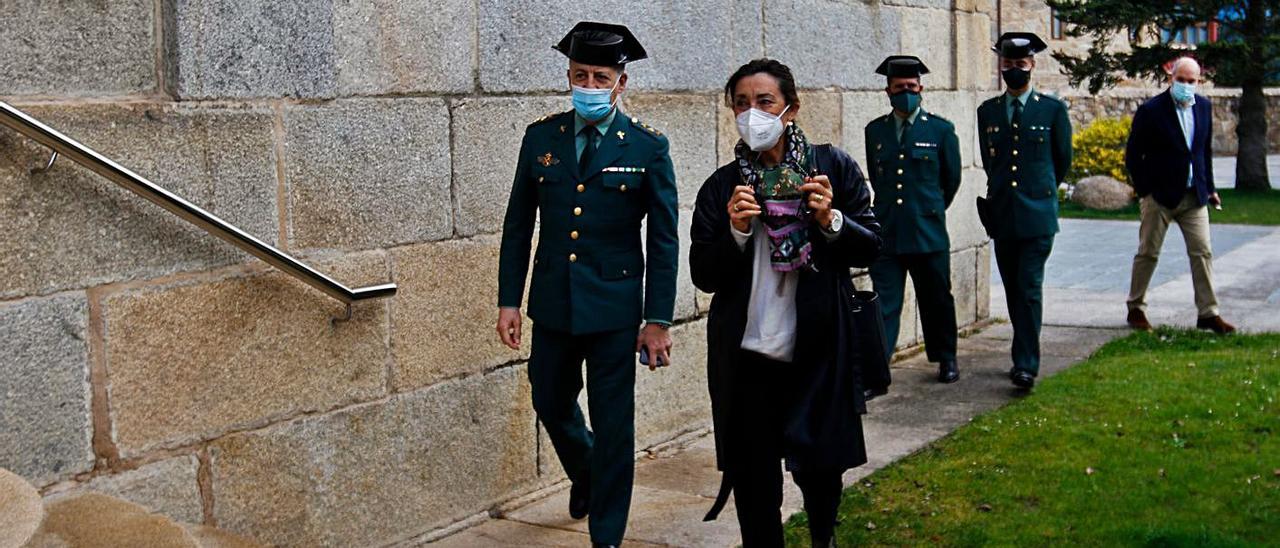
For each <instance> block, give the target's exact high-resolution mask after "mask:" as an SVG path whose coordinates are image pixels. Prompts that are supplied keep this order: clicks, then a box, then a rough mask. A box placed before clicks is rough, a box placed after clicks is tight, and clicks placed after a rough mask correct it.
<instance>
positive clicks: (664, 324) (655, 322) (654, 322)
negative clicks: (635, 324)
mask: <svg viewBox="0 0 1280 548" xmlns="http://www.w3.org/2000/svg"><path fill="white" fill-rule="evenodd" d="M644 323H651V324H656V325H661V326H663V327H671V322H669V321H667V320H645V321H644Z"/></svg>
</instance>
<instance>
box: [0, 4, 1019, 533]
mask: <svg viewBox="0 0 1280 548" xmlns="http://www.w3.org/2000/svg"><path fill="white" fill-rule="evenodd" d="M10 4H12V3H10ZM995 18H996V14H995V12H994V6H993V4H992V2H991V1H989V0H956V1H954V2H953V1H952V0H886V1H850V0H840V1H836V0H719V1H705V2H703V1H700V2H686V1H678V0H657V1H653V2H643V3H641V2H623V1H606V2H591V3H587V4H584V3H582V2H572V1H568V0H519V1H505V0H503V1H499V0H479V1H476V0H430V1H427V0H413V1H391V0H356V1H347V0H343V1H335V0H301V1H295V2H271V1H266V0H180V1H174V0H102V1H97V2H36V1H26V0H19V2H18V5H16V6H13V5H10V6H8V7H7V9H6V10H5V24H4V25H0V51H4V52H5V55H3V56H2V57H0V75H3V78H0V99H3V100H4V101H6V102H10V103H12V104H14V105H16V106H18V107H19V108H21V109H23V110H25V111H26V112H28V113H30V114H32V115H34V116H36V117H37V118H39V119H41V120H43V121H45V122H46V123H48V124H50V125H51V126H53V127H54V128H57V129H59V130H61V131H63V132H64V133H66V134H68V135H69V136H71V137H72V138H75V139H78V140H80V141H82V142H83V143H85V144H87V145H89V146H91V147H94V148H96V149H97V150H98V151H100V152H102V153H104V154H106V155H107V156H109V157H111V158H114V159H116V160H118V161H119V162H120V163H121V164H123V165H125V166H127V167H130V168H132V169H134V170H136V171H138V172H139V173H141V174H142V175H144V176H146V177H148V178H151V179H152V180H153V181H155V182H157V183H158V184H160V185H162V186H164V187H166V188H168V189H170V190H172V191H174V192H176V193H177V194H179V195H181V196H183V197H185V198H187V199H190V200H192V201H193V202H195V203H197V204H198V205H200V206H202V207H205V208H207V209H209V210H211V211H212V212H214V213H215V214H217V215H219V216H221V217H223V218H224V219H227V220H228V221H230V222H232V223H234V224H236V225H237V226H239V227H240V228H242V229H245V230H247V231H248V232H250V233H252V234H254V235H256V236H258V237H260V238H262V239H264V240H266V241H268V242H270V243H272V244H274V245H276V246H279V247H281V248H283V249H285V250H287V251H288V252H290V253H292V254H295V255H296V256H299V257H301V258H303V259H304V260H306V261H308V262H310V263H312V264H313V265H315V266H317V267H318V268H320V269H321V270H322V271H324V272H327V273H331V274H332V275H333V276H334V277H335V278H337V279H338V280H340V281H342V282H345V283H348V284H350V285H356V284H366V283H380V282H385V281H388V280H394V281H395V282H396V283H398V284H399V285H400V293H399V295H398V296H396V297H394V298H392V299H389V300H385V301H378V302H371V303H363V304H360V305H357V306H356V307H355V310H354V317H353V318H352V319H351V320H350V321H346V322H336V323H335V322H332V321H331V318H332V317H334V316H338V315H341V313H342V307H341V306H340V305H339V304H338V303H336V302H335V301H332V300H331V299H328V298H327V297H325V296H324V295H322V294H321V293H319V292H317V291H315V290H312V289H310V288H308V287H307V286H304V285H303V284H301V283H298V282H296V281H293V280H292V279H291V278H288V277H286V276H284V275H282V274H280V273H278V272H275V271H273V270H272V269H271V268H269V267H267V266H265V265H264V264H263V263H261V262H258V261H256V260H254V259H252V258H250V257H249V256H247V255H244V254H242V253H240V252H238V251H237V250H235V249H234V248H231V247H230V246H228V245H226V244H224V243H222V242H221V241H218V240H216V239H214V238H212V237H210V236H208V235H207V234H205V233H203V232H201V231H198V230H196V229H194V228H191V227H189V226H187V225H185V224H184V223H182V222H181V221H179V220H177V219H176V218H174V217H173V216H171V215H169V214H168V213H166V212H164V211H162V210H161V209H159V208H157V207H155V206H153V205H151V204H149V203H146V202H145V201H143V200H141V199H139V198H137V197H135V196H133V195H132V194H129V193H127V192H125V191H123V190H121V189H119V188H117V187H115V186H114V185H113V184H111V183H109V182H107V181H106V180H104V179H102V178H100V177H98V176H96V175H94V174H92V173H90V172H89V171H87V170H85V169H82V168H80V167H79V166H77V165H75V164H74V163H72V162H70V161H67V160H60V161H58V162H57V163H56V164H55V165H54V167H53V169H52V170H51V171H49V172H47V173H38V174H32V173H31V172H30V170H31V169H32V168H35V167H38V166H41V165H43V163H44V162H45V161H47V158H48V153H47V151H46V150H44V149H42V148H41V147H40V146H38V145H36V144H34V143H33V142H31V141H29V140H27V139H25V138H23V137H22V136H20V135H18V134H16V133H14V132H13V131H10V130H8V129H0V219H3V220H4V221H3V227H4V231H3V235H2V236H0V371H3V372H4V374H3V375H0V396H2V397H0V467H3V468H7V469H10V470H13V471H15V472H17V473H19V474H20V475H22V476H23V477H25V478H27V479H28V480H30V481H31V482H33V483H35V484H36V485H37V486H39V487H40V488H41V489H42V493H43V494H44V495H45V496H46V497H55V496H58V495H59V494H64V493H69V492H76V491H80V490H85V489H94V490H100V491H105V492H108V493H112V494H117V495H119V496H122V497H124V498H127V499H130V500H133V501H136V502H139V503H141V504H143V505H145V506H148V507H150V508H152V509H154V510H156V511H158V512H162V513H165V514H168V515H170V516H173V517H175V518H177V519H180V520H182V521H186V522H193V523H200V522H203V523H207V524H216V525H217V526H219V527H222V528H225V529H230V530H233V531H238V532H242V533H246V534H248V535H250V536H253V537H256V538H258V539H260V540H263V541H267V542H271V543H278V544H283V545H303V546H313V545H322V544H323V545H377V544H382V543H390V542H396V541H400V540H405V539H412V538H415V537H418V536H421V535H424V534H429V533H430V532H432V531H436V530H439V529H440V528H442V527H447V526H449V525H450V524H454V523H457V522H459V521H460V520H466V519H473V518H474V517H476V516H478V515H482V514H483V513H485V512H486V511H487V510H488V509H490V508H492V507H494V506H495V505H498V504H501V503H503V502H504V501H509V500H511V499H514V498H517V497H520V496H522V495H525V494H527V493H530V492H532V491H534V490H536V489H538V488H540V487H543V486H546V485H549V484H551V483H554V482H557V481H559V480H561V479H562V475H561V472H560V470H559V466H558V465H557V464H556V461H555V457H554V455H553V453H552V451H551V449H550V445H549V443H548V442H547V441H546V439H545V437H543V436H541V435H540V434H539V432H538V428H537V426H536V423H535V417H534V413H533V411H532V409H531V404H530V395H529V387H528V384H527V380H526V375H525V365H524V360H525V359H526V358H527V355H526V354H525V353H523V352H512V351H509V350H507V349H505V347H503V346H501V345H500V344H499V343H498V341H497V338H496V336H495V333H494V321H495V320H496V310H495V305H496V280H497V274H496V269H497V265H498V261H497V250H498V237H497V234H496V233H497V232H498V231H499V230H500V227H501V218H502V213H503V210H504V208H505V204H506V198H507V193H508V189H509V186H510V184H511V179H512V176H513V173H514V169H515V163H514V157H515V153H516V150H517V148H518V146H519V142H520V138H521V135H522V133H523V131H524V128H525V126H526V125H527V124H529V123H530V122H532V121H533V120H535V119H537V118H539V117H541V116H542V115H543V114H546V113H548V112H553V111H563V110H567V109H568V108H569V101H568V98H567V94H566V93H565V92H566V91H567V90H566V88H567V85H566V82H565V79H564V76H563V74H564V70H565V61H564V59H563V57H561V56H560V54H558V53H556V52H554V51H552V50H551V47H550V46H551V44H552V43H554V42H555V41H556V40H557V39H559V38H560V37H561V36H562V35H563V33H564V32H565V31H566V30H567V29H568V28H569V27H570V26H571V25H572V24H573V23H574V22H575V21H577V20H581V19H589V20H604V21H612V22H618V23H624V24H627V25H629V26H630V27H631V28H632V29H633V30H634V31H635V33H636V34H637V36H638V37H639V39H640V40H641V41H642V42H643V43H644V44H645V46H646V47H647V48H648V50H649V52H650V55H651V57H652V58H651V59H650V60H646V61H644V62H641V63H637V64H636V65H635V66H634V67H633V69H632V80H631V84H632V90H633V92H632V93H630V94H629V95H628V97H627V98H626V99H625V108H626V110H627V111H628V113H630V114H632V115H635V116H638V117H639V118H641V119H642V120H643V121H645V122H647V123H649V124H651V125H653V126H655V127H657V128H659V129H660V130H662V131H663V132H664V133H665V134H666V135H667V136H669V137H670V139H671V142H672V155H673V157H674V160H675V164H676V171H677V175H678V179H679V185H680V192H681V196H680V203H681V205H682V208H683V209H682V211H681V221H682V224H683V227H682V229H681V230H682V237H687V234H688V223H689V218H690V212H691V208H692V206H693V202H694V197H695V194H696V191H697V189H698V187H699V186H700V184H701V183H702V181H703V180H704V179H705V178H706V177H707V176H708V175H710V173H711V172H712V171H713V170H714V169H715V167H716V166H717V165H719V164H720V163H722V162H726V161H728V160H729V159H730V157H731V147H732V144H733V142H734V140H736V133H735V129H734V124H733V119H732V116H731V114H730V113H729V111H728V110H727V109H726V108H725V107H724V106H723V101H722V99H721V92H720V90H721V87H722V86H723V83H724V81H725V80H726V79H727V77H728V76H729V74H730V73H731V72H732V71H733V70H734V69H735V68H736V67H737V66H738V65H740V64H741V63H743V62H745V61H747V60H749V59H751V58H755V57H760V56H764V55H767V56H770V57H775V58H778V59H780V60H782V61H784V62H786V63H788V64H790V65H791V66H792V67H793V68H794V69H795V72H796V75H797V77H798V79H799V83H800V85H801V87H802V88H804V91H803V92H802V95H801V98H802V114H801V117H800V120H801V123H802V124H803V125H804V127H805V129H806V130H807V131H808V133H809V135H810V136H811V137H812V138H813V139H814V140H816V141H818V142H822V141H830V142H834V143H838V144H841V145H843V146H844V147H845V149H846V150H848V151H850V152H851V153H852V154H853V155H854V156H855V157H856V158H859V160H861V156H862V151H863V150H864V149H863V144H862V128H863V126H864V125H865V124H866V123H867V122H868V121H869V120H870V119H872V118H873V117H875V116H881V115H884V114H885V113H887V112H888V111H889V106H888V101H887V99H886V97H885V95H884V94H883V92H882V91H881V90H882V88H883V86H884V81H883V80H882V78H880V77H878V76H877V75H875V74H874V73H873V69H874V68H875V66H876V65H877V64H878V63H879V61H880V60H881V59H882V58H883V57H884V56H885V55H888V54H892V53H907V54H915V55H919V56H920V57H922V58H923V59H924V60H925V61H926V62H927V63H928V64H929V66H930V68H931V69H933V73H932V74H930V75H928V76H927V77H926V80H925V82H926V85H927V86H928V87H929V91H928V92H927V94H926V96H925V102H924V106H925V108H926V109H928V110H930V111H932V112H936V113H938V114H940V115H942V116H944V117H946V118H949V119H951V120H952V121H954V122H955V124H956V126H957V128H958V129H959V131H960V137H961V143H962V153H963V156H964V160H965V164H966V166H967V169H966V171H965V177H964V184H963V186H962V188H961V191H960V196H959V197H958V199H957V200H956V202H955V207H953V208H952V210H951V213H950V215H949V224H950V228H951V234H952V245H953V250H952V253H953V255H952V268H953V271H954V272H953V284H954V286H955V292H956V304H957V314H958V316H959V318H958V319H959V323H960V324H961V325H968V324H972V323H974V322H975V321H977V320H979V319H981V318H984V317H986V316H987V315H988V285H987V280H988V279H989V278H990V272H989V265H990V258H989V257H990V255H989V254H990V251H989V246H988V243H987V240H986V237H985V235H984V234H983V232H982V230H981V229H980V227H979V224H978V221H977V217H976V214H975V212H974V210H973V199H974V197H975V196H977V195H980V194H983V193H985V182H984V178H983V176H982V174H981V171H980V169H978V168H977V165H978V164H977V163H976V162H977V161H978V158H977V156H976V155H975V153H974V148H975V147H974V143H975V140H976V135H975V131H974V128H975V124H976V123H975V118H974V116H975V115H974V109H975V107H976V104H977V102H978V101H981V100H982V99H984V98H986V97H987V96H989V95H992V94H994V93H996V92H995V90H994V89H993V86H994V85H995V82H996V80H995V78H994V74H995V64H994V57H993V55H992V53H991V51H990V49H989V47H990V44H991V42H992V39H993V37H994V35H995V30H996V27H995ZM685 247H686V250H687V242H685ZM681 268H682V272H681V274H682V277H681V280H682V281H681V284H680V294H679V299H678V306H677V315H678V317H679V318H680V322H679V325H678V326H677V327H675V328H674V329H673V333H674V338H675V340H676V345H677V346H676V348H675V354H674V357H675V359H676V360H678V361H677V365H676V366H674V367H671V368H669V369H665V370H662V371H660V372H658V373H649V372H648V371H641V372H639V373H638V377H639V385H638V393H637V415H638V416H637V438H638V439H637V442H638V446H639V447H651V446H654V445H657V444H661V443H663V442H666V441H668V440H671V439H673V438H676V437H678V436H681V435H684V434H687V433H690V432H698V431H702V430H705V429H706V428H707V427H708V424H709V422H710V410H709V402H708V399H707V395H706V388H705V364H704V357H703V354H704V344H703V340H704V326H705V320H704V319H703V318H702V311H703V310H705V306H706V304H707V302H708V300H707V299H706V298H704V297H705V296H703V295H698V294H696V292H695V290H694V288H693V285H692V283H691V282H690V281H689V278H688V272H687V265H686V264H685V260H682V264H681ZM857 279H858V281H859V283H861V284H864V285H866V284H867V281H866V277H865V275H861V274H859V277H858V278H857ZM912 299H913V298H912V297H911V296H910V293H909V294H908V300H909V301H910V300H912ZM915 314H916V313H915V311H914V308H913V306H912V305H910V304H909V305H908V309H907V310H906V311H905V312H904V316H905V317H906V318H912V317H914V316H915ZM917 323H918V322H913V321H910V320H906V321H904V324H905V326H904V330H905V333H904V334H903V336H902V337H901V338H900V341H901V342H902V344H904V345H911V344H916V343H917V341H918V336H917V329H918V328H917V327H916V324H917ZM526 338H527V337H526ZM526 344H527V341H526ZM526 348H527V346H526Z"/></svg>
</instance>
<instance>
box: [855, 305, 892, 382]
mask: <svg viewBox="0 0 1280 548" xmlns="http://www.w3.org/2000/svg"><path fill="white" fill-rule="evenodd" d="M850 312H852V314H851V316H852V318H853V353H854V359H855V360H857V365H858V367H857V371H858V377H859V380H860V381H861V383H862V390H863V396H864V397H865V399H866V400H867V401H870V400H871V399H872V398H874V397H876V396H883V395H885V394H888V393H889V383H891V382H893V379H892V378H891V377H890V375H889V358H890V357H891V356H892V354H893V349H891V348H888V346H889V341H888V340H887V338H886V337H885V333H884V331H885V330H884V316H882V315H881V314H880V296H879V295H877V294H876V292H875V291H854V292H853V298H852V299H851V301H850Z"/></svg>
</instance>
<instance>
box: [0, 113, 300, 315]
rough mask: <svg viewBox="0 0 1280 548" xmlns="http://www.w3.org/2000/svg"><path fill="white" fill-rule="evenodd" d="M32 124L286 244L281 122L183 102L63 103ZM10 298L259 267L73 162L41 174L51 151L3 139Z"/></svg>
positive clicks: (0, 194)
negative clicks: (277, 125)
mask: <svg viewBox="0 0 1280 548" xmlns="http://www.w3.org/2000/svg"><path fill="white" fill-rule="evenodd" d="M24 110H25V111H27V112H28V113H29V114H31V115H32V116H34V117H36V118H38V119H41V120H43V121H44V122H45V123H47V124H48V125H49V126H51V127H53V128H54V129H57V130H59V131H61V132H62V133H64V134H66V135H67V136H69V137H71V138H72V139H76V140H78V141H80V142H81V143H83V144H85V145H86V146H88V147H90V148H93V149H95V150H97V151H98V152H100V153H101V154H103V155H105V156H107V157H109V158H112V159H114V160H115V161H116V162H117V163H119V164H120V165H122V166H124V167H126V168H129V169H131V170H133V171H134V172H136V173H138V174H139V175H142V176H143V177H147V178H149V179H151V180H152V182H154V183H156V184H158V185H160V186H161V187H164V188H165V189H167V190H169V191H170V192H173V193H174V194H177V195H178V196H181V197H182V198H184V199H186V200H188V201H190V202H192V203H194V204H196V205H198V206H201V207H203V208H205V209H207V210H209V211H210V212H211V213H213V214H214V215H217V216H218V217H220V218H222V219H223V220H226V221H227V222H230V223H232V224H234V225H236V226H237V227H239V228H240V229H242V230H244V231H246V232H248V233H249V234H252V235H254V236H256V237H257V238H259V239H261V240H263V241H265V242H267V243H272V244H274V243H276V241H277V239H278V238H277V234H278V233H279V230H278V228H277V219H278V217H279V214H278V213H277V208H276V188H277V186H278V183H277V178H276V171H275V151H274V145H273V143H272V134H271V126H272V122H271V113H270V111H268V110H266V109H261V108H243V107H226V106H188V105H181V104H172V103H129V104H120V105H79V106H69V105H66V106H64V105H57V106H38V107H36V106H33V107H29V108H25V109H24ZM0 150H5V151H6V153H5V154H2V155H0V218H4V219H5V229H6V231H7V232H8V233H9V235H10V237H8V238H4V239H0V297H13V296H21V295H32V294H40V293H49V292H53V291H59V290H64V289H71V288H83V287H87V286H92V285H98V284H103V283H109V282H117V281H122V280H131V279H138V278H153V277H157V276H162V275H166V274H172V273H176V272H185V271H191V270H204V269H209V268H213V267H216V266H221V265H225V264H229V263H234V262H242V261H249V260H252V259H251V257H250V256H249V255H247V254H245V253H243V252H241V251H239V250H237V249H236V248H234V247H232V246H230V245H229V244H227V243H225V242H223V241H222V240H219V239H218V238H216V237H213V236H211V235H209V234H208V233H206V232H205V231H203V230H201V229H199V228H196V227H195V226H193V225H190V224H188V223H187V222H186V221H183V220H181V219H179V218H178V217H176V216H174V215H173V214H171V213H169V212H167V211H165V210H163V209H160V208H159V207H158V206H156V205H154V204H152V203H150V202H147V201H146V200H145V199H143V198H141V197H138V196H137V195H135V194H133V193H131V192H128V191H126V190H124V189H122V188H120V187H118V186H117V185H116V184H115V183H112V182H110V181H107V180H106V179H104V178H102V177H101V176H99V175H97V174H96V173H93V172H91V171H89V170H87V169H85V168H82V167H80V166H79V165H77V164H75V163H74V162H72V161H70V160H67V159H62V160H59V161H58V162H57V163H56V164H55V165H54V167H53V169H52V170H51V171H49V172H48V173H44V174H37V175H31V174H30V173H29V169H31V168H33V167H36V166H39V165H43V164H42V162H45V161H47V160H48V151H47V150H45V149H43V148H42V147H39V146H38V145H35V144H33V143H32V142H31V141H28V140H27V139H25V138H23V137H21V136H19V135H17V134H16V133H14V132H11V131H0Z"/></svg>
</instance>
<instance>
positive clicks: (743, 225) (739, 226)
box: [729, 185, 760, 233]
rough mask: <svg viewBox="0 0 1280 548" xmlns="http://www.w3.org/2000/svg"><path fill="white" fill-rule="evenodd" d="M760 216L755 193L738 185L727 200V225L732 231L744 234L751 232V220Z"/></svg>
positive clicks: (746, 187)
mask: <svg viewBox="0 0 1280 548" xmlns="http://www.w3.org/2000/svg"><path fill="white" fill-rule="evenodd" d="M759 214H760V204H758V203H756V195H755V191H753V190H751V187H749V186H746V185H738V186H736V187H734V189H733V196H732V197H730V198H729V224H730V225H732V226H733V229H734V230H737V231H738V232H742V233H746V232H747V231H749V230H751V218H752V217H755V216H757V215H759Z"/></svg>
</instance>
